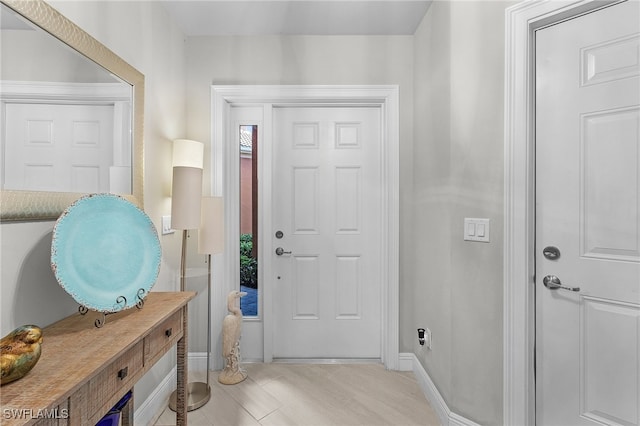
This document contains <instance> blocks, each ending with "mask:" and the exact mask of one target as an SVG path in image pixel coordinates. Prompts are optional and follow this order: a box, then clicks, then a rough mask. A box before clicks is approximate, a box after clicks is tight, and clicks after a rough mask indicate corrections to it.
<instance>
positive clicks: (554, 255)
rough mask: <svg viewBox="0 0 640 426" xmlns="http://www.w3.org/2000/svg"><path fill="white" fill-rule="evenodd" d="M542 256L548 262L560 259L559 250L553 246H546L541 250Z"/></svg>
mask: <svg viewBox="0 0 640 426" xmlns="http://www.w3.org/2000/svg"><path fill="white" fill-rule="evenodd" d="M542 254H543V255H544V257H545V258H547V259H549V260H556V259H558V258H559V257H560V249H558V247H554V246H547V247H545V248H544V249H542Z"/></svg>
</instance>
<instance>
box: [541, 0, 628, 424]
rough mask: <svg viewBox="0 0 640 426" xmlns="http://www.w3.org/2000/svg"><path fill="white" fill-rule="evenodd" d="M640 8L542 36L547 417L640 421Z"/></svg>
mask: <svg viewBox="0 0 640 426" xmlns="http://www.w3.org/2000/svg"><path fill="white" fill-rule="evenodd" d="M639 6H640V3H639V2H637V1H628V2H625V3H621V4H618V5H614V6H611V7H607V8H605V9H602V10H599V11H596V12H592V13H589V14H586V15H583V16H581V17H578V18H575V19H571V20H569V21H566V22H563V23H560V24H558V25H554V26H551V27H548V28H544V29H541V30H538V31H537V33H536V412H537V413H536V416H537V423H538V424H541V425H563V426H567V425H587V424H589V425H590V424H593V425H595V424H616V425H638V424H640V402H639V401H640V106H639V104H640V85H639V82H640V77H639V75H640V20H639V16H640V10H639ZM554 247H555V248H557V250H555V249H554ZM552 276H555V277H556V278H552ZM545 280H546V281H547V284H548V286H549V287H552V288H553V287H557V286H558V285H562V286H563V288H555V289H552V288H548V287H545V284H544V281H545Z"/></svg>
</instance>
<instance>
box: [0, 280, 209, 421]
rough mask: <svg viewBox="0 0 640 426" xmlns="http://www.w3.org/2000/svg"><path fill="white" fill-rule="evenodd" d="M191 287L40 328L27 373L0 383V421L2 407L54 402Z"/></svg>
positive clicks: (186, 296) (165, 314)
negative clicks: (139, 304)
mask: <svg viewBox="0 0 640 426" xmlns="http://www.w3.org/2000/svg"><path fill="white" fill-rule="evenodd" d="M195 295H196V293H195V292H153V291H152V292H150V293H149V294H148V296H147V297H146V298H145V303H144V306H143V307H142V309H138V308H131V309H127V310H125V311H120V312H118V313H114V314H110V315H107V317H106V321H105V324H104V325H103V326H102V327H101V328H97V327H96V326H95V325H94V321H95V320H96V318H98V317H102V314H100V313H97V312H92V311H89V312H88V313H87V314H86V315H81V314H79V313H76V314H73V315H71V316H69V317H67V318H64V319H62V320H60V321H58V322H56V323H54V324H52V325H50V326H48V327H45V328H44V329H43V341H42V353H41V355H40V360H39V361H38V363H37V364H36V365H35V367H34V368H33V369H32V370H31V371H30V372H29V373H27V375H26V376H25V377H23V378H21V379H19V380H16V381H15V382H11V383H8V384H6V385H4V386H2V388H0V407H2V411H3V413H0V416H2V419H3V421H2V423H3V424H4V421H6V420H7V419H6V416H5V414H6V412H7V411H6V410H11V409H16V410H33V411H32V412H33V413H34V414H35V413H38V410H42V409H45V408H47V407H50V406H51V405H53V404H59V403H60V402H61V401H64V400H65V399H66V398H68V397H69V396H70V395H71V394H72V393H73V392H75V391H76V390H77V389H78V388H80V386H82V385H83V384H84V383H86V382H87V381H88V380H89V379H90V378H91V377H93V376H95V375H96V374H97V373H98V372H99V371H100V370H101V369H102V368H103V367H104V366H106V365H107V364H109V363H111V362H113V361H114V360H115V359H117V358H118V357H119V356H120V355H121V354H123V353H124V352H125V351H126V350H127V349H129V348H131V347H132V346H133V345H134V344H135V343H136V342H139V341H140V340H141V339H142V338H144V337H145V336H146V335H148V334H149V333H150V332H151V331H152V330H153V328H154V326H156V325H158V324H160V323H162V321H164V320H165V319H167V318H169V317H170V316H171V315H172V314H174V313H175V312H176V311H178V310H179V309H181V308H182V307H183V306H184V305H185V304H186V303H188V302H189V300H191V299H192V298H193V297H195Z"/></svg>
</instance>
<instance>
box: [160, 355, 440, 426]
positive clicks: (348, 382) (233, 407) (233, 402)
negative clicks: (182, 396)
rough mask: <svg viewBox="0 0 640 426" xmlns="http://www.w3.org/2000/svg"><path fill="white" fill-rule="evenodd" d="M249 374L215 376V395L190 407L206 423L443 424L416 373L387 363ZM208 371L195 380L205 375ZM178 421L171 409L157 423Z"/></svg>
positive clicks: (250, 368) (273, 368)
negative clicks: (236, 378)
mask: <svg viewBox="0 0 640 426" xmlns="http://www.w3.org/2000/svg"><path fill="white" fill-rule="evenodd" d="M243 368H244V369H245V370H247V372H248V374H249V377H248V378H247V379H246V380H245V381H244V382H242V383H239V384H237V385H222V384H220V383H218V381H217V373H216V372H212V373H211V376H210V385H211V400H210V401H209V402H208V403H207V404H206V405H205V406H203V407H202V408H200V409H198V410H194V411H190V412H189V414H188V416H187V418H188V423H189V425H194V426H205V425H216V426H218V425H219V426H236V425H248V426H249V425H251V426H257V425H264V426H267V425H268V426H294V425H295V426H326V425H335V426H338V425H339V426H355V425H366V426H412V425H416V426H417V425H420V426H432V425H440V422H439V421H438V417H437V415H436V413H435V411H434V410H433V409H432V408H431V406H430V405H429V403H428V402H427V400H426V398H425V397H424V394H423V393H422V391H421V390H420V387H419V386H418V383H417V382H416V380H415V378H414V377H413V373H411V372H397V371H387V370H385V369H384V367H383V366H382V365H381V364H285V363H273V364H243ZM203 376H204V373H201V376H198V374H197V373H195V374H193V375H192V377H191V379H192V380H198V381H200V380H203ZM173 424H175V413H174V412H173V411H171V410H170V409H169V408H167V409H165V410H164V411H163V413H162V414H161V416H160V418H159V419H158V421H157V422H156V426H165V425H173Z"/></svg>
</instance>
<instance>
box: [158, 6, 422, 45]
mask: <svg viewBox="0 0 640 426" xmlns="http://www.w3.org/2000/svg"><path fill="white" fill-rule="evenodd" d="M162 2H163V5H164V7H165V8H166V10H167V11H168V12H169V14H170V15H171V16H172V17H173V19H174V20H175V22H176V23H177V24H178V26H179V27H180V28H181V29H182V31H183V32H184V33H185V35H187V36H206V35H276V34H283V35H411V34H413V33H414V32H415V30H416V28H417V27H418V25H419V24H420V21H421V20H422V18H423V16H424V14H425V13H426V11H427V9H428V8H429V5H430V4H431V0H324V1H320V0H279V1H274V0H162Z"/></svg>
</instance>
